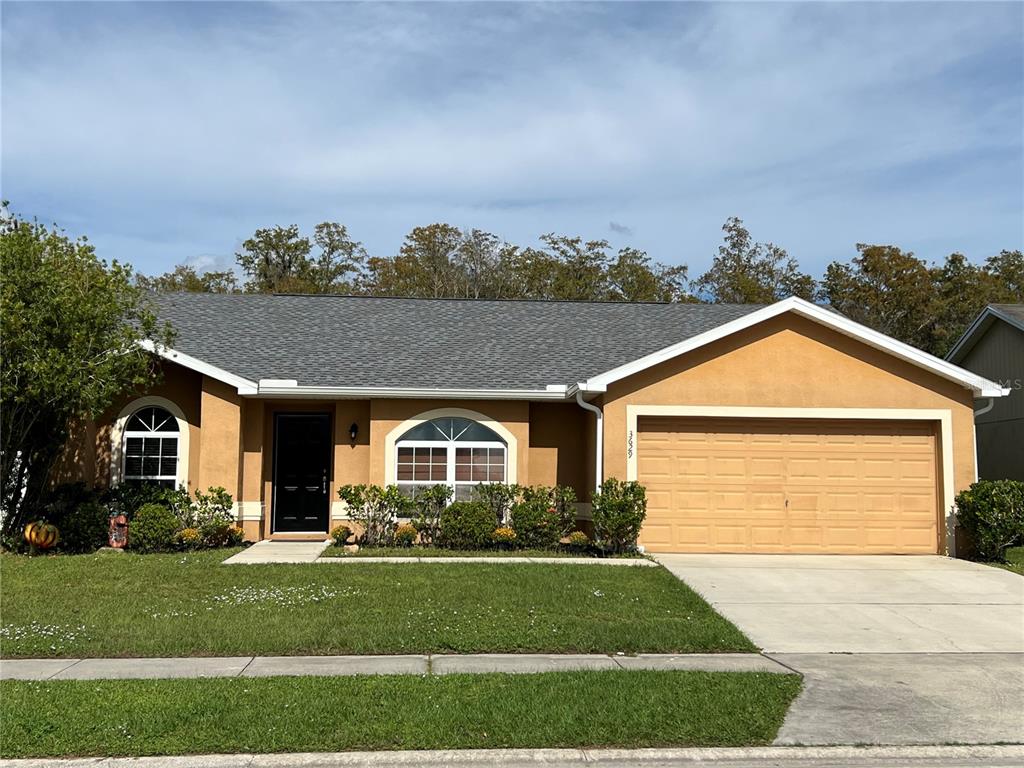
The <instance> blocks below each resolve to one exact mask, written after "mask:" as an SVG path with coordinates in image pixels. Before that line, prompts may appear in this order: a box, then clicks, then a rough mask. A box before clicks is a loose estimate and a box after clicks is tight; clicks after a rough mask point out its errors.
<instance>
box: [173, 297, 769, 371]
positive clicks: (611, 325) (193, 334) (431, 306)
mask: <svg viewBox="0 0 1024 768" xmlns="http://www.w3.org/2000/svg"><path fill="white" fill-rule="evenodd" d="M153 299H154V302H155V304H156V307H155V308H156V311H157V314H158V315H159V316H160V318H161V319H164V320H168V321H170V323H171V324H172V325H173V326H174V328H175V330H176V331H177V334H178V336H177V339H176V341H175V343H174V347H175V349H177V350H178V351H180V352H184V353H185V354H188V355H191V356H193V357H196V358H198V359H200V360H202V361H203V362H206V363H209V364H211V365H215V366H217V367H218V368H222V369H224V370H226V371H229V372H230V373H233V374H236V375H238V376H243V377H245V378H247V379H250V380H252V381H256V380H258V379H296V380H297V381H298V383H299V385H300V386H334V387H425V388H437V389H543V388H544V387H545V386H546V385H549V384H567V385H569V384H573V383H575V382H577V381H582V380H584V379H586V378H588V377H591V376H595V375H597V374H599V373H603V372H604V371H607V370H609V369H611V368H615V367H616V366H619V365H622V364H624V363H628V362H630V361H631V360H635V359H637V358H639V357H643V356H644V355H647V354H649V353H651V352H656V351H658V350H660V349H664V348H665V347H668V346H670V345H672V344H675V343H677V342H680V341H683V340H685V339H687V338H690V337H692V336H696V335H697V334H700V333H703V332H705V331H708V330H711V329H712V328H715V327H717V326H719V325H721V324H723V323H726V322H729V321H730V320H734V319H736V318H738V317H741V316H743V315H745V314H748V313H750V312H753V311H754V310H756V309H758V308H760V305H754V304H747V305H735V304H732V305H730V304H622V303H595V302H559V301H471V300H450V299H391V298H368V297H353V296H292V295H274V296H270V295H225V294H203V293H192V294H186V293H178V294H162V295H155V296H153Z"/></svg>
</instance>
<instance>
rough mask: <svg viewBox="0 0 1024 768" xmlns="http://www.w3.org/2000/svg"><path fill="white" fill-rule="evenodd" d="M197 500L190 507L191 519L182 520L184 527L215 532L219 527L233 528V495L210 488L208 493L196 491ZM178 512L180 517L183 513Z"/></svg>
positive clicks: (216, 488) (221, 489)
mask: <svg viewBox="0 0 1024 768" xmlns="http://www.w3.org/2000/svg"><path fill="white" fill-rule="evenodd" d="M195 496H196V500H195V502H193V503H192V504H191V505H190V509H189V513H188V517H189V519H187V520H186V519H181V520H180V522H181V524H182V525H185V526H187V527H197V528H200V529H202V528H206V529H207V530H211V531H212V530H214V529H215V528H218V527H232V526H233V525H234V523H235V515H234V509H233V508H234V504H233V503H232V498H231V494H230V493H228V492H227V491H225V490H224V489H223V488H220V487H214V488H208V489H207V491H206V493H203V492H202V491H200V490H196V494H195ZM174 511H175V512H178V514H179V517H180V516H181V514H182V513H181V511H179V510H174Z"/></svg>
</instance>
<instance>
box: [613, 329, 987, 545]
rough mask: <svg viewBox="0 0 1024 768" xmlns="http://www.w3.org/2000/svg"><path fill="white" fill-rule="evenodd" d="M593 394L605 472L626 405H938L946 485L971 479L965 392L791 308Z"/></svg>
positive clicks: (622, 441) (621, 456)
mask: <svg viewBox="0 0 1024 768" xmlns="http://www.w3.org/2000/svg"><path fill="white" fill-rule="evenodd" d="M602 401H603V404H604V416H605V450H604V474H605V476H606V477H619V478H625V476H626V406H627V405H630V404H670V405H714V406H748V407H751V406H756V407H795V408H918V409H920V408H929V409H948V410H950V411H951V412H952V422H953V430H952V431H953V460H954V486H955V488H956V489H957V490H958V491H959V490H960V489H962V488H965V487H967V486H968V485H970V484H971V483H972V482H973V481H974V420H973V416H974V414H973V408H972V404H973V398H972V394H971V392H970V391H969V390H967V389H964V388H963V387H961V386H959V385H957V384H954V383H952V382H950V381H947V380H945V379H943V378H941V377H938V376H936V375H934V374H931V373H929V372H927V371H925V370H923V369H921V368H918V367H916V366H913V365H910V364H909V363H905V362H903V361H901V360H899V359H897V358H894V357H892V356H891V355H888V354H886V353H884V352H881V351H879V350H876V349H874V348H872V347H869V346H867V345H865V344H863V343H861V342H858V341H855V340H853V339H851V338H849V337H847V336H844V335H842V334H840V333H836V332H835V331H832V330H830V329H827V328H824V327H823V326H821V325H818V324H817V323H814V322H812V321H810V320H806V319H803V318H800V317H798V316H795V315H791V314H787V315H782V316H779V317H777V318H774V319H772V320H770V321H768V322H766V323H763V324H761V325H759V326H757V327H755V328H750V329H747V330H745V331H742V332H740V333H737V334H734V335H732V336H730V337H728V338H726V339H722V340H721V341H718V342H716V343H713V344H710V345H708V346H706V347H702V348H701V349H698V350H695V351H693V352H691V353H688V354H686V355H683V356H681V357H678V358H675V359H673V360H670V361H668V362H666V363H663V364H661V365H658V366H655V367H653V368H650V369H648V370H646V371H642V372H640V373H638V374H636V375H634V376H631V377H629V378H627V379H624V380H622V381H619V382H616V383H614V384H612V385H610V386H609V388H608V392H607V393H606V394H605V395H604V397H603V398H602ZM940 486H941V482H940ZM951 504H952V499H943V500H942V501H941V508H943V509H944V510H945V511H948V508H949V506H950V505H951ZM941 527H942V526H940V528H941Z"/></svg>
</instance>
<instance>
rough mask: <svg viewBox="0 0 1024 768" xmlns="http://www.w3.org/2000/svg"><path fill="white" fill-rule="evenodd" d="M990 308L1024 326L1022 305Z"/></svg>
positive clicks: (1023, 308)
mask: <svg viewBox="0 0 1024 768" xmlns="http://www.w3.org/2000/svg"><path fill="white" fill-rule="evenodd" d="M992 308H993V309H995V310H997V311H998V312H1000V313H1002V314H1004V315H1006V316H1007V317H1011V318H1013V319H1014V320H1016V321H1017V322H1018V323H1019V324H1020V325H1021V326H1024V304H993V305H992Z"/></svg>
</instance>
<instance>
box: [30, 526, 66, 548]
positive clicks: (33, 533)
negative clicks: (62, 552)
mask: <svg viewBox="0 0 1024 768" xmlns="http://www.w3.org/2000/svg"><path fill="white" fill-rule="evenodd" d="M59 538H60V532H59V531H58V530H57V526H56V525H54V524H53V523H47V522H46V521H44V520H36V521H35V522H32V523H29V524H28V525H26V526H25V541H27V542H28V543H29V544H30V545H32V546H33V547H35V548H36V549H50V547H52V546H53V545H54V544H56V543H57V540H58V539H59Z"/></svg>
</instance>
